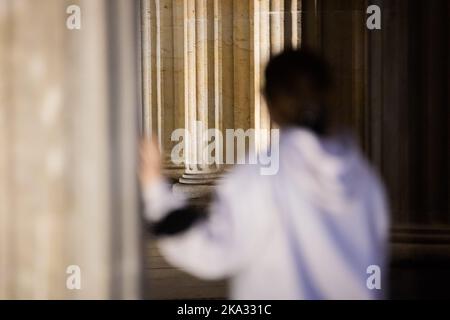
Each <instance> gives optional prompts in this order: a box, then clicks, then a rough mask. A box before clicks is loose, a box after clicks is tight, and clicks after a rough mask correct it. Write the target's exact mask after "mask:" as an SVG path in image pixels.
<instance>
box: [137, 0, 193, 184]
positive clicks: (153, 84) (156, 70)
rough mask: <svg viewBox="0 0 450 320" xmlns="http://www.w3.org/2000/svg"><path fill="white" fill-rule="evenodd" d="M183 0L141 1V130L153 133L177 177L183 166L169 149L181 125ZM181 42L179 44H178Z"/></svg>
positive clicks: (167, 172) (170, 174) (170, 171)
mask: <svg viewBox="0 0 450 320" xmlns="http://www.w3.org/2000/svg"><path fill="white" fill-rule="evenodd" d="M180 7H181V8H182V2H180V1H176V0H142V1H141V36H142V46H141V48H142V54H141V56H142V82H143V92H142V97H143V115H144V117H143V124H142V128H143V130H142V131H143V133H144V135H145V136H147V137H150V136H151V135H152V134H155V135H156V137H157V140H158V142H159V145H160V148H161V153H162V156H163V168H164V173H165V175H166V176H167V177H169V178H171V179H173V180H177V179H178V178H179V177H180V176H181V174H182V173H183V166H182V165H177V164H174V163H173V162H172V161H171V159H170V153H171V151H172V148H173V146H174V143H173V142H172V141H171V135H172V132H173V131H174V130H175V129H178V128H183V127H184V121H183V117H184V105H183V104H184V101H183V99H182V96H181V94H180V93H181V92H182V90H183V87H182V86H183V85H184V83H182V82H181V83H180V79H181V80H182V75H181V73H182V72H183V68H182V65H180V51H182V50H183V49H182V46H183V41H182V37H181V38H180V36H181V35H182V32H183V30H184V26H183V24H182V22H183V21H184V19H183V16H182V14H183V13H182V12H180ZM180 46H181V48H180Z"/></svg>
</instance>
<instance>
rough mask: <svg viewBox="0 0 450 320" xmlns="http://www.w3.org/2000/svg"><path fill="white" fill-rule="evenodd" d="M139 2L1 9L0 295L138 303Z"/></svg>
mask: <svg viewBox="0 0 450 320" xmlns="http://www.w3.org/2000/svg"><path fill="white" fill-rule="evenodd" d="M71 4H76V5H78V6H79V7H80V8H81V19H82V20H81V21H82V24H81V26H82V28H81V30H68V29H67V28H66V24H65V22H66V17H68V14H67V13H66V10H67V7H68V6H69V5H71ZM135 5H136V1H129V0H113V1H106V0H97V1H90V0H89V1H88V0H80V1H60V0H41V1H33V0H24V1H13V0H5V1H1V2H0V70H1V72H0V148H1V150H2V152H1V155H0V275H1V276H0V298H9V299H107V298H130V299H132V298H139V296H140V289H139V287H140V283H141V279H140V262H139V261H140V251H139V247H140V243H139V234H140V232H139V222H140V215H139V212H138V210H137V203H138V202H137V199H138V195H137V183H136V175H135V170H136V166H135V155H136V144H135V142H136V133H137V127H136V123H135V122H136V121H135V119H136V118H137V117H136V112H137V110H138V109H137V108H136V106H137V105H138V104H139V102H138V99H137V88H138V87H139V86H138V83H137V82H136V81H135V80H136V69H137V68H136V66H135V65H134V63H135V61H137V58H136V56H135V53H136V50H135V49H136V47H137V45H136V43H135V40H136V38H137V37H136V36H137V33H136V32H135V31H136V29H137V28H135V26H134V21H135V13H136V11H135V9H136V8H135ZM118 26H120V28H119V27H118ZM111 65H114V70H112V69H111V68H109V66H111ZM71 265H72V266H78V267H80V271H81V273H80V276H81V278H80V279H81V290H69V289H68V288H67V287H66V280H67V277H68V276H69V274H67V273H66V271H67V268H68V267H69V266H71ZM69 271H70V269H69Z"/></svg>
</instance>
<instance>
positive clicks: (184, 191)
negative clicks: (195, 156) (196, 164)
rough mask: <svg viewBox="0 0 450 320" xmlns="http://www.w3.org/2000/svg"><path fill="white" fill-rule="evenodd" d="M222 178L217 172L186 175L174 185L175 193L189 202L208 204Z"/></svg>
mask: <svg viewBox="0 0 450 320" xmlns="http://www.w3.org/2000/svg"><path fill="white" fill-rule="evenodd" d="M220 176H221V175H220V174H219V173H217V172H210V173H184V174H183V175H182V176H181V178H180V180H179V182H178V183H176V184H174V185H173V192H174V193H175V194H181V195H183V196H184V197H186V198H187V199H189V200H192V201H195V202H199V203H201V204H206V203H208V202H209V200H210V199H211V196H212V194H213V191H214V188H215V185H216V183H217V181H218V180H219V179H220Z"/></svg>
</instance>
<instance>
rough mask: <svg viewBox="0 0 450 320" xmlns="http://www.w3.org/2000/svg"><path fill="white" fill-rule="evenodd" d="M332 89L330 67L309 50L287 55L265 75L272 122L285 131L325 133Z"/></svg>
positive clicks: (280, 56) (271, 63)
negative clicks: (299, 129) (293, 128)
mask: <svg viewBox="0 0 450 320" xmlns="http://www.w3.org/2000/svg"><path fill="white" fill-rule="evenodd" d="M330 89H331V74H330V71H329V67H328V65H327V64H326V62H325V61H324V60H323V59H322V58H320V56H318V55H316V54H314V53H312V52H311V51H309V50H307V49H298V50H294V49H287V50H285V51H283V52H282V53H280V54H278V55H276V56H274V57H273V58H272V59H271V60H270V61H269V63H268V65H267V68H266V71H265V87H264V95H265V97H266V100H267V104H268V107H269V112H270V115H271V117H272V119H273V120H274V121H275V122H276V123H277V124H278V125H280V126H281V127H287V126H303V127H308V128H309V129H312V130H314V131H315V132H316V133H318V134H323V133H325V131H327V129H328V128H327V127H328V124H327V122H328V121H327V117H328V110H327V109H326V105H327V104H326V99H327V96H328V93H329V91H330Z"/></svg>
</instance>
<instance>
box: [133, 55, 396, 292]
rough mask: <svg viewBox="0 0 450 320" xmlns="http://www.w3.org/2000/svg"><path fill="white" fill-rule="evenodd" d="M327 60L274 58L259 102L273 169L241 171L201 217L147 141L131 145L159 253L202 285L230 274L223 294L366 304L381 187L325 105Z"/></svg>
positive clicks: (378, 252)
mask: <svg viewBox="0 0 450 320" xmlns="http://www.w3.org/2000/svg"><path fill="white" fill-rule="evenodd" d="M331 87H332V79H331V75H330V71H329V68H328V66H327V64H326V63H325V62H324V61H323V60H322V59H321V58H320V57H318V56H316V55H315V54H313V53H312V52H309V51H307V50H305V49H301V50H292V49H290V50H287V51H285V52H282V53H281V54H279V55H277V56H275V57H274V58H272V59H271V60H270V61H269V63H268V66H267V68H266V71H265V87H264V95H265V98H266V100H267V104H268V107H269V112H270V115H271V118H272V120H274V121H275V122H276V123H277V124H278V125H279V127H280V149H279V152H280V155H279V161H280V164H279V166H280V167H279V172H278V173H277V174H275V175H272V176H263V175H261V174H260V171H259V170H258V166H257V165H240V166H236V167H235V169H234V170H233V171H232V172H231V173H230V174H229V175H228V176H226V177H225V178H224V179H223V180H222V181H221V182H220V183H219V185H218V186H217V191H216V197H215V199H214V201H213V202H212V204H211V206H210V208H209V210H208V213H207V214H205V213H204V212H201V210H199V209H196V208H195V207H192V206H190V205H189V204H187V202H186V201H185V200H184V199H182V198H181V197H180V196H178V195H174V194H172V193H171V190H170V187H169V185H168V183H167V182H166V181H165V180H164V179H163V178H162V176H161V168H160V160H159V153H158V148H157V147H156V144H155V143H148V142H147V143H143V145H142V147H141V169H140V180H141V184H142V190H143V196H144V201H145V203H146V217H147V219H148V220H149V222H150V223H151V227H152V231H153V232H154V234H155V235H156V236H157V237H158V242H159V247H160V249H161V251H162V253H163V255H164V256H165V257H166V258H167V260H168V261H169V262H170V263H172V264H173V265H175V266H177V267H180V268H181V269H183V270H185V271H187V272H189V273H191V274H193V275H194V276H197V277H199V278H202V279H221V278H229V279H230V282H231V283H230V291H231V292H230V297H231V298H233V299H375V298H383V296H384V295H383V294H384V291H385V287H384V283H383V286H382V287H381V288H378V289H373V288H372V289H370V288H369V287H368V286H367V279H368V277H369V274H368V273H367V269H368V267H369V266H374V265H375V266H377V267H379V268H380V270H381V272H382V277H383V278H384V277H385V276H386V275H385V270H386V269H385V268H384V267H385V265H386V247H387V235H388V227H389V225H388V224H389V223H388V213H387V203H386V199H385V196H384V190H383V186H382V184H381V182H380V180H379V179H378V177H377V175H376V174H375V173H374V171H373V170H372V169H371V167H370V165H369V164H368V162H367V161H366V159H365V158H364V157H363V155H362V154H361V152H360V150H359V149H358V147H357V145H356V144H355V142H354V140H353V139H352V137H351V135H349V134H348V133H347V130H346V129H345V128H343V127H342V126H340V125H339V123H337V121H336V120H335V118H336V117H334V116H333V110H331V109H330V108H329V105H330V102H329V101H328V100H329V96H330V95H329V93H330V90H331Z"/></svg>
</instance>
